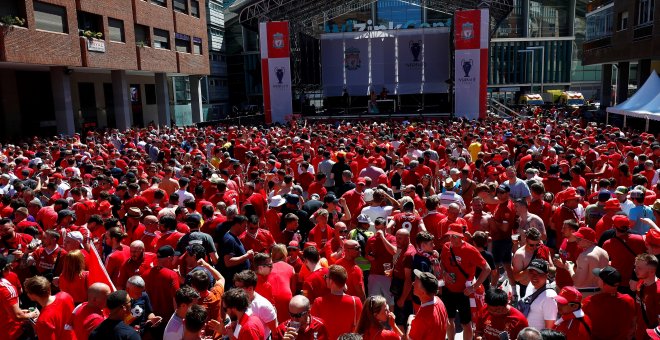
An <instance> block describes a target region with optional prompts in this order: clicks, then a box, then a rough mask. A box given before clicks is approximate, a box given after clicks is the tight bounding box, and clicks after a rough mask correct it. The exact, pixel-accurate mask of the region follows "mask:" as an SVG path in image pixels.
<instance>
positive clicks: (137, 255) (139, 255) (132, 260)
mask: <svg viewBox="0 0 660 340" xmlns="http://www.w3.org/2000/svg"><path fill="white" fill-rule="evenodd" d="M144 248H145V247H144V243H142V241H133V243H131V246H130V256H131V257H129V258H128V260H126V262H124V264H123V265H122V266H121V268H120V269H119V277H118V278H117V282H116V285H117V289H120V290H123V289H124V288H126V281H127V280H128V278H130V277H131V276H133V275H140V276H141V275H142V274H143V273H144V272H145V271H147V270H148V269H149V268H151V267H152V266H153V263H154V260H155V259H156V254H154V253H150V252H146V251H145V249H144Z"/></svg>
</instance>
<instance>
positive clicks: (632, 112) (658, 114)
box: [607, 71, 660, 125]
mask: <svg viewBox="0 0 660 340" xmlns="http://www.w3.org/2000/svg"><path fill="white" fill-rule="evenodd" d="M607 112H608V113H616V114H620V115H623V116H631V117H637V118H645V119H647V120H658V121H660V77H659V76H658V74H657V73H656V72H655V71H653V72H652V73H651V75H650V76H649V78H648V79H647V80H646V82H645V83H644V85H642V87H641V88H640V89H639V90H637V92H635V94H634V95H633V96H632V97H630V98H628V100H626V101H624V102H623V103H621V104H619V105H617V106H614V107H608V108H607ZM647 125H648V124H647Z"/></svg>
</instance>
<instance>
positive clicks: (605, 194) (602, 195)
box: [598, 190, 612, 202]
mask: <svg viewBox="0 0 660 340" xmlns="http://www.w3.org/2000/svg"><path fill="white" fill-rule="evenodd" d="M610 197H612V194H610V192H609V191H607V190H601V191H600V192H598V200H599V201H601V202H605V201H607V200H609V199H610Z"/></svg>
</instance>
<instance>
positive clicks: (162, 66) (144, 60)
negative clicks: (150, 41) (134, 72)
mask: <svg viewBox="0 0 660 340" xmlns="http://www.w3.org/2000/svg"><path fill="white" fill-rule="evenodd" d="M135 49H136V51H137V60H138V69H139V70H141V71H152V72H173V73H174V72H177V71H178V68H177V56H176V55H177V53H176V52H174V51H171V50H164V49H160V48H152V47H146V46H145V47H136V48H135Z"/></svg>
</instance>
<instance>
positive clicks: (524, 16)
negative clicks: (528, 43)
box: [516, 0, 531, 38]
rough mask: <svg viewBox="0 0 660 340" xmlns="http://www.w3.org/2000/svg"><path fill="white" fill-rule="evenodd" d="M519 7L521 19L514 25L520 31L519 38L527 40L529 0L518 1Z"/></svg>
mask: <svg viewBox="0 0 660 340" xmlns="http://www.w3.org/2000/svg"><path fill="white" fill-rule="evenodd" d="M520 7H521V11H522V13H521V18H520V20H519V21H518V22H517V23H516V25H518V28H519V29H520V30H521V32H520V35H521V37H523V38H527V37H528V36H529V22H530V21H531V19H530V17H529V0H520Z"/></svg>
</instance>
